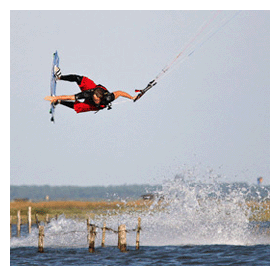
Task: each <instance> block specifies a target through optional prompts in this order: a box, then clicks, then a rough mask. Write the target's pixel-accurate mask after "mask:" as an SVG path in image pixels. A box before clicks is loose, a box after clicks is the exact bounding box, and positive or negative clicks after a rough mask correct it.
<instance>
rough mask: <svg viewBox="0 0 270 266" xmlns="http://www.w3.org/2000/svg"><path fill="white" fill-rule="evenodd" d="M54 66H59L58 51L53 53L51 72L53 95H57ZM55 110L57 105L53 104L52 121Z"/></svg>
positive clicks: (51, 110) (51, 109)
mask: <svg viewBox="0 0 270 266" xmlns="http://www.w3.org/2000/svg"><path fill="white" fill-rule="evenodd" d="M54 66H57V67H59V56H58V53H57V51H55V53H54V54H53V63H52V72H51V96H55V95H56V79H55V76H54ZM54 112H55V106H54V104H51V108H50V114H51V115H52V117H51V121H52V122H54Z"/></svg>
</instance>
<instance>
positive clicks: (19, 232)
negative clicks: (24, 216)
mask: <svg viewBox="0 0 270 266" xmlns="http://www.w3.org/2000/svg"><path fill="white" fill-rule="evenodd" d="M20 235H21V211H20V210H18V211H17V237H20Z"/></svg>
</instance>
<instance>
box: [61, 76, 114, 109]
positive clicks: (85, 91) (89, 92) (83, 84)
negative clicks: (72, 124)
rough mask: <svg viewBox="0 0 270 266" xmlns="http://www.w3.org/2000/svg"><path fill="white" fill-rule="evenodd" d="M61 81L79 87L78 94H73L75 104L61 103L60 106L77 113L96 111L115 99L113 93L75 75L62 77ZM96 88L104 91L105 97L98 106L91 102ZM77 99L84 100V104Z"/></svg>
mask: <svg viewBox="0 0 270 266" xmlns="http://www.w3.org/2000/svg"><path fill="white" fill-rule="evenodd" d="M60 79H61V80H66V81H71V82H76V83H77V84H78V86H79V87H80V89H81V91H82V92H80V93H77V94H75V99H76V100H75V102H70V101H61V104H62V105H65V106H68V107H70V108H73V109H74V110H75V111H76V112H77V113H82V112H88V111H98V110H100V109H103V108H105V107H106V106H107V105H108V104H109V103H110V102H112V101H113V100H114V99H115V97H114V94H113V93H109V92H108V90H107V89H106V88H105V87H103V86H101V85H96V84H95V83H94V81H93V80H91V79H89V78H87V77H85V76H79V75H76V74H71V75H62V76H61V78H60ZM96 88H102V89H104V90H105V97H103V98H102V100H101V103H100V104H99V105H97V104H95V102H94V101H93V94H94V90H95V89H96ZM79 99H84V102H79V101H78V100H79Z"/></svg>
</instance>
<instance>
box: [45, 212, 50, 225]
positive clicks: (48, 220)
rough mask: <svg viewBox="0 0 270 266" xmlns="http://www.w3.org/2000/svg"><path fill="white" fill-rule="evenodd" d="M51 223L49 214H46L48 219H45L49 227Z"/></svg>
mask: <svg viewBox="0 0 270 266" xmlns="http://www.w3.org/2000/svg"><path fill="white" fill-rule="evenodd" d="M49 222H50V218H49V214H48V213H47V214H46V218H45V225H47V224H48V223H49Z"/></svg>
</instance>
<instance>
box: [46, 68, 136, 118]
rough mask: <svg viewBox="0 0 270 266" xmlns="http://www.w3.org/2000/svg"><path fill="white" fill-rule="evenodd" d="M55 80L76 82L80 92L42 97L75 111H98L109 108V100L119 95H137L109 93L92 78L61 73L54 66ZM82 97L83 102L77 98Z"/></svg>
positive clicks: (126, 96)
mask: <svg viewBox="0 0 270 266" xmlns="http://www.w3.org/2000/svg"><path fill="white" fill-rule="evenodd" d="M54 72H55V78H56V80H66V81H70V82H76V83H77V84H78V86H79V87H80V89H81V92H80V93H77V94H75V95H60V96H46V97H45V98H44V99H45V100H47V101H50V102H51V103H53V104H54V105H57V104H62V105H64V106H67V107H69V108H72V109H74V110H75V111H76V112H77V113H82V112H88V111H99V110H101V109H104V108H106V107H107V108H108V109H110V108H111V102H112V101H114V100H115V99H117V98H118V97H119V96H122V97H125V98H128V99H131V100H135V99H136V97H137V96H134V97H132V96H131V95H129V94H128V93H126V92H124V91H115V92H112V93H110V92H109V91H108V90H107V89H106V88H105V87H103V86H102V85H96V84H95V83H94V81H93V80H91V79H89V78H87V77H85V76H79V75H76V74H70V75H62V74H61V70H60V68H58V67H57V66H55V68H54ZM80 99H84V102H80V101H78V100H80Z"/></svg>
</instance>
